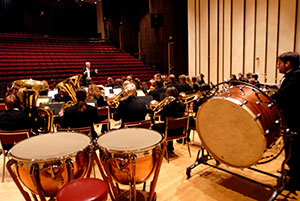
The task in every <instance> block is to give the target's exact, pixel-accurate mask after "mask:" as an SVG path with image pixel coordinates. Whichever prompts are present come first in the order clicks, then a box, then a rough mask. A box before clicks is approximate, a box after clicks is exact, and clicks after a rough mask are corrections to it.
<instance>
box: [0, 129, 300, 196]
mask: <svg viewBox="0 0 300 201" xmlns="http://www.w3.org/2000/svg"><path fill="white" fill-rule="evenodd" d="M199 145H200V140H199V138H198V135H197V134H195V139H194V141H193V142H191V152H192V157H189V154H188V151H187V146H186V145H183V144H179V143H176V142H175V143H174V147H175V154H176V156H175V157H172V158H170V163H167V160H165V159H164V160H163V164H162V167H161V171H160V175H159V178H158V183H157V187H156V193H157V200H158V201H195V200H199V201H200V200H201V201H215V200H217V201H251V200H260V201H267V200H268V199H269V198H270V196H271V195H272V192H273V191H272V190H271V189H270V188H267V187H264V186H263V185H261V184H257V183H254V182H251V181H248V180H246V179H243V178H240V177H238V176H234V175H232V174H229V173H227V172H225V171H221V170H218V169H216V168H214V167H209V166H207V165H204V164H201V165H199V166H197V167H196V168H195V169H193V170H192V172H191V178H190V179H187V176H186V168H187V167H188V166H190V165H191V164H192V163H193V162H194V161H195V159H196V156H197V152H198V150H199V147H200V146H199ZM2 157H3V155H1V157H0V167H1V171H0V172H1V175H0V177H1V178H2V164H3V158H2ZM283 158H284V153H282V154H281V155H280V156H279V157H278V158H277V159H276V160H273V161H271V162H269V163H266V164H264V165H256V166H254V167H255V168H257V169H260V170H263V171H266V172H269V173H272V174H276V173H277V171H278V170H280V165H281V163H282V160H283ZM211 162H212V164H213V163H214V162H213V161H211ZM220 167H223V168H225V169H227V170H229V171H232V172H235V173H238V174H240V175H243V176H245V177H249V178H252V179H253V180H255V181H258V182H261V183H264V184H267V185H275V184H276V179H275V178H273V177H270V176H267V175H265V174H261V173H258V172H256V171H253V170H249V169H248V168H245V169H243V170H242V169H237V168H233V167H228V166H225V165H223V164H221V165H220ZM96 177H98V178H101V177H100V174H99V172H98V170H97V169H96ZM148 183H149V182H148ZM299 194H300V191H297V192H296V194H293V193H290V192H289V191H286V190H284V191H283V192H282V193H281V194H280V195H279V196H278V197H277V199H276V200H281V201H283V200H290V201H295V200H300V196H299ZM0 200H1V201H21V200H24V198H23V196H22V195H21V193H20V192H19V190H18V189H17V187H16V185H15V183H14V182H13V181H12V179H11V177H10V175H9V174H8V172H7V174H6V177H5V181H4V183H0ZM108 200H110V198H108Z"/></svg>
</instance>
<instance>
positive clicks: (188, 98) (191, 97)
mask: <svg viewBox="0 0 300 201" xmlns="http://www.w3.org/2000/svg"><path fill="white" fill-rule="evenodd" d="M202 97H203V94H202V93H201V92H196V93H193V94H186V93H184V92H180V93H179V100H180V101H182V102H183V103H184V104H189V103H191V102H193V101H196V100H199V99H200V98H202Z"/></svg>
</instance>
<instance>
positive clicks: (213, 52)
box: [209, 0, 219, 83]
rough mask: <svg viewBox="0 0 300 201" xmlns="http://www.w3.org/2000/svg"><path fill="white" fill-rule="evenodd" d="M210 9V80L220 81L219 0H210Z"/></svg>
mask: <svg viewBox="0 0 300 201" xmlns="http://www.w3.org/2000/svg"><path fill="white" fill-rule="evenodd" d="M209 7H210V11H209V14H210V15H209V22H210V26H209V27H210V30H209V34H210V36H209V38H210V39H209V62H210V63H209V75H210V82H213V83H218V67H219V58H218V49H219V44H218V43H219V40H218V34H219V29H218V28H219V26H218V24H219V20H218V0H211V1H210V6H209Z"/></svg>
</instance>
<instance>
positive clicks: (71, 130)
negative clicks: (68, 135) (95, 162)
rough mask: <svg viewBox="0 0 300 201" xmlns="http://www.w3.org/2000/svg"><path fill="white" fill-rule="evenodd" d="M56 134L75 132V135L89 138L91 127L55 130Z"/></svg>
mask: <svg viewBox="0 0 300 201" xmlns="http://www.w3.org/2000/svg"><path fill="white" fill-rule="evenodd" d="M57 132H77V133H83V134H86V135H87V136H89V137H91V136H92V133H91V127H90V126H87V127H80V128H57Z"/></svg>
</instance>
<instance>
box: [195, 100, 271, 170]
mask: <svg viewBox="0 0 300 201" xmlns="http://www.w3.org/2000/svg"><path fill="white" fill-rule="evenodd" d="M196 128H197V132H198V134H199V137H200V139H201V142H202V143H203V146H204V147H205V148H206V149H207V150H208V151H209V152H210V153H211V154H212V155H213V156H214V157H215V158H216V159H217V160H219V161H221V162H223V163H225V164H227V165H230V166H234V167H249V166H251V165H253V164H255V163H256V162H257V161H258V160H259V159H260V158H261V157H262V155H263V153H264V151H265V149H266V140H265V137H264V130H263V127H262V125H261V123H260V122H259V120H257V119H256V118H255V115H254V114H253V113H252V112H251V110H250V109H249V108H248V107H247V106H245V105H243V104H241V103H240V102H239V101H237V100H235V99H231V98H221V97H214V98H211V99H210V100H208V101H207V102H205V103H204V104H203V105H202V106H201V107H200V108H199V110H198V113H197V119H196Z"/></svg>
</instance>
